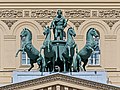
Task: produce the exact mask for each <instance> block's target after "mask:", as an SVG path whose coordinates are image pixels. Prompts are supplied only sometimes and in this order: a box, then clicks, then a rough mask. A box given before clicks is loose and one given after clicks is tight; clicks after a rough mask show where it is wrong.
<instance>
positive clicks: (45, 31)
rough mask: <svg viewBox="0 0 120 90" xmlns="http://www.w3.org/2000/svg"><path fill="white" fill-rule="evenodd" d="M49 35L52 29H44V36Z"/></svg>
mask: <svg viewBox="0 0 120 90" xmlns="http://www.w3.org/2000/svg"><path fill="white" fill-rule="evenodd" d="M49 33H50V28H49V26H47V27H45V28H44V32H43V34H44V35H46V36H47V35H48V34H49Z"/></svg>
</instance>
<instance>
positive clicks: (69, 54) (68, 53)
mask: <svg viewBox="0 0 120 90" xmlns="http://www.w3.org/2000/svg"><path fill="white" fill-rule="evenodd" d="M73 36H74V37H75V36H76V33H75V31H74V28H72V27H70V28H69V29H68V31H67V42H66V45H65V47H64V50H63V53H62V56H63V61H64V72H66V71H72V70H71V66H72V63H73V56H74V52H75V47H76V51H78V48H77V44H76V43H75V41H74V39H73Z"/></svg>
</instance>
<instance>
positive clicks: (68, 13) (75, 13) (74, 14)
mask: <svg viewBox="0 0 120 90" xmlns="http://www.w3.org/2000/svg"><path fill="white" fill-rule="evenodd" d="M90 16H91V10H88V9H73V10H72V9H71V10H65V17H66V18H89V17H90Z"/></svg>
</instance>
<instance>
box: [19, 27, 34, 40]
mask: <svg viewBox="0 0 120 90" xmlns="http://www.w3.org/2000/svg"><path fill="white" fill-rule="evenodd" d="M20 37H21V40H22V41H25V40H26V39H28V40H31V39H32V33H31V31H30V30H29V29H27V28H24V29H23V30H22V32H21V34H20Z"/></svg>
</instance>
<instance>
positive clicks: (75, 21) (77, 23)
mask: <svg viewBox="0 0 120 90" xmlns="http://www.w3.org/2000/svg"><path fill="white" fill-rule="evenodd" d="M69 21H70V22H72V23H73V24H74V25H75V27H76V29H77V30H78V28H79V26H80V25H81V24H82V23H83V22H84V21H85V20H69Z"/></svg>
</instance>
